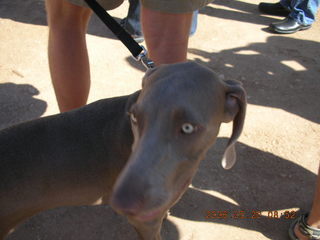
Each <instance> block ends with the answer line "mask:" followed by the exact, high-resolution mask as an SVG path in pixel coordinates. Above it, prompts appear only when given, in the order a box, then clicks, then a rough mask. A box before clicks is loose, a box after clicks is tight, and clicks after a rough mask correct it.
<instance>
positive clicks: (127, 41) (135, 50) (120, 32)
mask: <svg viewBox="0 0 320 240" xmlns="http://www.w3.org/2000/svg"><path fill="white" fill-rule="evenodd" d="M84 1H85V2H86V3H87V4H88V6H89V7H90V8H91V9H92V11H93V12H94V13H95V14H96V15H97V16H98V17H99V18H100V20H101V21H102V22H103V23H104V24H105V25H106V26H107V27H108V28H109V29H110V30H111V32H113V34H114V35H116V37H117V38H118V39H119V40H120V41H121V42H122V43H123V44H124V45H125V46H126V47H127V48H128V49H129V51H130V52H131V54H132V56H133V58H134V59H135V60H137V61H141V62H142V64H143V65H144V66H145V67H146V68H147V69H148V68H153V67H154V62H153V61H152V60H150V59H149V58H148V57H147V54H148V53H147V50H146V49H145V48H144V47H143V46H140V45H139V44H138V43H137V42H136V41H135V40H134V39H133V38H132V37H131V35H130V34H129V33H128V32H127V31H126V30H124V29H123V28H122V27H121V26H120V24H119V23H117V21H116V20H114V19H113V18H112V17H111V16H110V15H109V13H107V12H106V11H105V10H104V8H103V7H101V5H100V4H99V3H98V2H97V1H96V0H84Z"/></svg>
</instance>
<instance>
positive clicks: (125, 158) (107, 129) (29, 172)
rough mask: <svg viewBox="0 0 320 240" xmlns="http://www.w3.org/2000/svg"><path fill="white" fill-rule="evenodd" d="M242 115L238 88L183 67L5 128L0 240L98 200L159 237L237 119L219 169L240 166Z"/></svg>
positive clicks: (145, 235) (148, 236)
mask: <svg viewBox="0 0 320 240" xmlns="http://www.w3.org/2000/svg"><path fill="white" fill-rule="evenodd" d="M245 109H246V99H245V92H244V90H243V88H242V87H241V85H240V84H239V83H237V82H234V81H227V82H223V81H221V80H219V79H218V78H217V76H216V75H215V74H214V73H213V72H212V71H211V70H209V69H207V68H205V67H202V66H200V65H198V64H196V63H180V64H172V65H163V66H160V67H157V68H155V69H153V70H150V71H149V72H147V74H146V76H145V77H144V79H143V87H142V90H141V92H140V91H138V92H136V93H133V94H131V95H128V96H123V97H117V98H110V99H105V100H100V101H97V102H95V103H92V104H89V105H87V106H85V107H82V108H79V109H77V110H73V111H70V112H67V113H63V114H58V115H54V116H50V117H44V118H41V119H38V120H34V121H30V122H27V123H22V124H19V125H16V126H13V127H10V128H7V129H4V130H2V131H0V176H1V181H0V239H3V238H4V236H5V235H6V234H7V233H8V232H9V230H10V229H12V228H14V227H15V226H16V225H17V224H18V223H19V222H21V221H23V220H25V219H26V218H28V217H30V216H32V215H34V214H36V213H38V212H40V211H44V210H47V209H51V208H55V207H59V206H75V205H89V204H92V203H94V202H96V201H97V200H98V199H102V203H103V204H108V203H110V204H111V206H112V207H113V208H114V209H115V210H116V211H118V212H119V213H121V214H124V215H126V216H127V217H128V220H129V222H130V223H131V224H132V225H133V226H134V227H135V228H136V230H137V232H138V234H139V235H140V237H141V238H142V239H144V240H153V239H156V240H159V239H161V237H160V229H161V223H162V220H163V218H164V216H165V214H166V212H167V210H168V209H169V208H170V207H171V206H173V205H174V204H175V203H176V202H177V201H178V199H179V198H180V197H181V196H182V194H183V193H184V192H185V190H186V189H187V188H188V185H189V183H190V182H191V180H192V178H193V176H194V174H195V173H196V170H197V168H198V165H199V162H200V161H201V160H202V159H203V158H204V157H205V155H206V152H207V150H208V149H209V148H210V147H211V146H212V145H213V144H214V142H215V140H216V137H217V134H218V131H219V127H220V124H221V123H222V122H229V121H232V120H233V121H234V128H233V133H232V136H231V138H230V141H229V143H228V146H227V149H226V153H225V157H224V160H223V166H224V167H225V168H230V167H231V166H232V165H233V164H234V162H235V152H234V143H235V142H236V140H237V138H238V137H239V135H240V133H241V131H242V128H243V123H244V116H245ZM130 119H131V120H130ZM130 121H131V123H130Z"/></svg>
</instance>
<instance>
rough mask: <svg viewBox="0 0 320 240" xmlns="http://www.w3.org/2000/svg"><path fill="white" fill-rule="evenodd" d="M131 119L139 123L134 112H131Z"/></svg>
mask: <svg viewBox="0 0 320 240" xmlns="http://www.w3.org/2000/svg"><path fill="white" fill-rule="evenodd" d="M130 119H131V122H132V123H133V124H137V122H138V120H137V118H136V116H135V115H134V114H133V113H130Z"/></svg>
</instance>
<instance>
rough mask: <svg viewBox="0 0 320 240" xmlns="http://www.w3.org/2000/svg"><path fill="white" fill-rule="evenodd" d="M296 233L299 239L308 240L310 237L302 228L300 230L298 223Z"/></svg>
mask: <svg viewBox="0 0 320 240" xmlns="http://www.w3.org/2000/svg"><path fill="white" fill-rule="evenodd" d="M294 234H295V235H296V237H297V238H298V239H299V240H308V239H309V238H308V237H307V236H305V235H303V234H302V233H301V232H300V230H299V226H298V224H296V225H295V226H294Z"/></svg>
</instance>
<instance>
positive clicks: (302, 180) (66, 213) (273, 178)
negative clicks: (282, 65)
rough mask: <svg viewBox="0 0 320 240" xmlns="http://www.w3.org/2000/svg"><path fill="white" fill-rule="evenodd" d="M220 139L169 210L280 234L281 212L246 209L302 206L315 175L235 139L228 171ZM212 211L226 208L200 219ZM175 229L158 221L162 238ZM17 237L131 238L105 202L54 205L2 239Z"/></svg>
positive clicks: (283, 231) (283, 227)
mask: <svg viewBox="0 0 320 240" xmlns="http://www.w3.org/2000/svg"><path fill="white" fill-rule="evenodd" d="M226 142H227V139H225V138H222V139H219V140H218V141H217V143H216V146H215V148H214V149H213V150H210V152H209V154H208V157H207V159H205V160H204V161H203V162H202V163H201V165H200V168H199V170H198V172H197V175H196V177H195V178H194V181H193V188H189V190H188V191H187V192H186V194H185V195H184V196H183V197H182V199H181V200H180V202H179V203H178V204H177V205H175V206H174V207H173V208H172V209H171V215H173V216H175V217H178V218H182V219H188V220H191V221H196V222H199V221H201V222H204V221H207V222H214V223H219V224H226V225H232V226H236V227H240V228H244V229H249V230H253V231H257V232H260V233H261V234H263V235H265V236H266V237H268V238H269V239H273V240H280V239H286V238H285V237H286V236H287V229H288V227H289V224H290V222H291V221H292V219H286V218H285V216H282V217H281V218H280V219H275V218H268V217H263V216H262V217H259V218H257V219H251V217H252V216H253V215H252V212H253V211H255V212H258V211H275V210H281V209H290V208H300V209H302V211H307V210H308V209H310V203H311V202H312V196H313V191H314V187H315V181H316V175H315V174H314V173H312V172H310V171H308V170H306V169H304V168H302V167H301V166H298V165H297V164H294V163H292V162H290V161H288V160H286V159H282V158H280V157H278V156H275V155H273V154H272V153H268V152H263V151H260V150H258V149H255V148H252V147H250V146H248V145H244V144H241V143H239V144H238V145H237V150H238V159H239V160H238V162H237V164H236V165H235V167H234V168H233V169H231V170H229V171H226V170H223V169H222V167H221V164H220V160H221V157H222V155H223V148H224V146H225V144H226ZM215 149H218V150H215ZM301 189H303V194H301ZM203 190H213V191H215V192H218V193H220V194H222V195H224V196H227V197H228V198H229V199H232V200H233V203H232V202H230V201H226V200H223V199H221V198H218V197H215V196H213V195H211V194H209V193H206V192H204V191H203ZM274 199H277V201H274ZM235 203H237V204H235ZM214 210H215V211H227V212H228V213H229V216H228V218H226V219H216V218H206V216H207V211H214ZM239 211H244V212H245V214H246V216H247V217H248V218H249V219H239V218H234V213H239ZM298 214H299V213H298ZM298 214H296V215H295V216H297V215H298ZM273 215H274V214H273ZM295 216H292V217H295ZM279 217H280V211H279ZM212 227H214V226H212ZM180 234H181V233H179V231H178V230H177V227H176V226H175V225H174V224H173V223H172V222H171V221H170V218H169V220H166V221H165V222H164V227H163V230H162V235H163V237H164V239H167V240H177V239H179V236H180ZM22 239H47V240H53V239H68V240H73V239H78V240H82V239H86V240H94V239H115V240H117V239H119V240H120V239H137V238H136V234H135V232H134V230H133V228H132V227H131V226H129V224H128V223H127V221H126V220H125V218H123V217H122V216H119V215H117V214H115V213H114V212H113V211H112V210H111V209H110V207H108V206H95V207H72V208H60V209H55V210H51V211H47V212H44V213H41V214H39V215H37V216H35V217H33V218H32V219H31V220H29V221H27V222H26V223H25V224H23V225H22V226H21V227H20V228H19V229H18V230H17V231H16V232H14V233H13V234H12V235H11V236H10V237H8V239H7V240H22Z"/></svg>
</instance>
